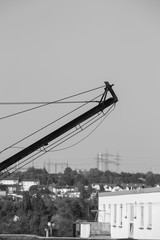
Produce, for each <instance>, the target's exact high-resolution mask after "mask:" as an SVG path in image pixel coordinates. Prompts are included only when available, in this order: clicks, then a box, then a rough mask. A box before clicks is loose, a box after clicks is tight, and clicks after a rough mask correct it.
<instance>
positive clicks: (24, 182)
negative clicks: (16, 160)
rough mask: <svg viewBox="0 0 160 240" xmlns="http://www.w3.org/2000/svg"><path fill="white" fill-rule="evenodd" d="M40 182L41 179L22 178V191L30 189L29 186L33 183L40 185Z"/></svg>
mask: <svg viewBox="0 0 160 240" xmlns="http://www.w3.org/2000/svg"><path fill="white" fill-rule="evenodd" d="M39 184H40V181H39V180H37V179H36V180H35V179H33V180H29V179H26V180H22V181H21V182H20V185H21V190H22V191H29V188H30V187H31V186H33V185H39Z"/></svg>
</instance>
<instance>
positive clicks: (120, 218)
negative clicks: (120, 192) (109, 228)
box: [119, 204, 123, 227]
mask: <svg viewBox="0 0 160 240" xmlns="http://www.w3.org/2000/svg"><path fill="white" fill-rule="evenodd" d="M119 210H120V212H119V227H122V216H123V204H120V208H119Z"/></svg>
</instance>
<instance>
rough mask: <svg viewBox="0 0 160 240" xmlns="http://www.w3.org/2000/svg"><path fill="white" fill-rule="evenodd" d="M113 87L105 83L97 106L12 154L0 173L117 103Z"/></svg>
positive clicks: (2, 164) (1, 166) (0, 169)
mask: <svg viewBox="0 0 160 240" xmlns="http://www.w3.org/2000/svg"><path fill="white" fill-rule="evenodd" d="M112 86H113V85H110V84H109V82H105V90H104V93H103V95H102V98H101V100H100V102H99V103H98V105H97V106H95V107H93V108H91V109H90V110H88V111H86V112H84V113H83V114H81V115H80V116H78V117H76V118H75V119H73V120H71V121H70V122H68V123H66V124H64V125H63V126H61V127H60V128H58V129H56V130H54V131H53V132H51V133H50V134H48V135H46V136H45V137H43V138H41V139H39V140H38V141H36V142H34V143H33V144H31V145H29V146H28V147H26V148H24V149H23V150H21V151H20V152H18V153H16V154H14V155H13V156H11V157H9V158H7V159H6V160H4V161H3V162H1V163H0V172H1V171H3V170H4V169H7V168H8V167H10V166H11V165H13V164H15V163H16V162H18V161H20V160H21V159H23V158H25V157H27V156H29V155H30V154H32V153H33V152H35V151H36V150H38V149H40V148H41V147H44V146H46V145H47V144H49V142H51V141H53V140H55V139H56V138H58V137H60V136H61V135H63V134H64V133H66V132H68V131H69V130H71V129H72V128H74V127H76V126H77V125H79V124H81V123H82V122H84V121H86V120H87V119H89V118H91V117H93V116H94V115H96V114H97V113H99V112H101V111H103V110H104V109H105V108H107V107H109V106H111V105H112V104H114V103H116V102H117V101H118V98H117V96H116V94H115V92H114V91H113V89H112ZM108 92H110V94H111V97H110V98H108V99H107V98H106V97H107V93H108Z"/></svg>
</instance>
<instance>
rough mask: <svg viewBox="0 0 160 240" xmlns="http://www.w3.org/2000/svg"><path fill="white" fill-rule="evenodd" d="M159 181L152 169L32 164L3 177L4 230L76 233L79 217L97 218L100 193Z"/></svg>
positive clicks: (0, 221)
mask: <svg viewBox="0 0 160 240" xmlns="http://www.w3.org/2000/svg"><path fill="white" fill-rule="evenodd" d="M159 183H160V175H159V174H154V173H152V172H148V173H146V174H144V173H133V174H132V173H124V172H121V173H116V172H111V171H105V172H103V171H100V170H98V169H97V168H95V169H90V170H89V171H82V170H79V171H78V170H72V169H71V168H70V167H67V168H66V169H65V170H64V172H63V173H56V174H49V173H48V172H47V171H46V169H45V168H44V169H36V168H34V167H30V168H28V170H27V171H25V172H17V173H15V174H14V175H11V176H10V177H7V178H6V179H1V180H0V233H23V234H24V233H26V234H37V235H40V236H51V235H54V236H73V228H74V227H73V226H74V223H75V222H76V221H84V220H85V221H90V222H95V221H97V219H98V216H97V214H98V194H99V193H103V192H104V193H105V192H106V193H107V192H120V191H130V190H134V189H137V190H138V189H144V188H148V187H155V186H156V187H159ZM24 223H25V224H24ZM53 226H54V227H53ZM62 226H63V227H62Z"/></svg>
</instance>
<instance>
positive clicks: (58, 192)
mask: <svg viewBox="0 0 160 240" xmlns="http://www.w3.org/2000/svg"><path fill="white" fill-rule="evenodd" d="M34 185H37V186H39V187H38V188H39V190H41V189H48V190H49V191H50V192H51V193H53V195H55V197H70V198H79V197H80V191H79V190H78V188H77V187H73V186H63V187H57V186H56V184H54V183H53V184H50V185H48V186H40V181H39V180H35V179H31V180H30V179H24V180H21V181H19V179H3V180H0V196H6V195H12V196H14V197H15V196H16V194H17V193H22V192H24V191H29V189H30V187H31V186H34ZM141 187H143V186H142V185H137V184H123V185H121V186H120V185H117V184H106V183H93V184H91V188H92V193H91V198H93V197H95V196H96V195H97V193H98V192H100V191H102V189H103V191H105V192H114V191H122V190H131V189H137V188H141ZM85 189H86V190H88V186H85ZM19 195H20V196H19V197H20V198H21V197H22V194H19Z"/></svg>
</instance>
